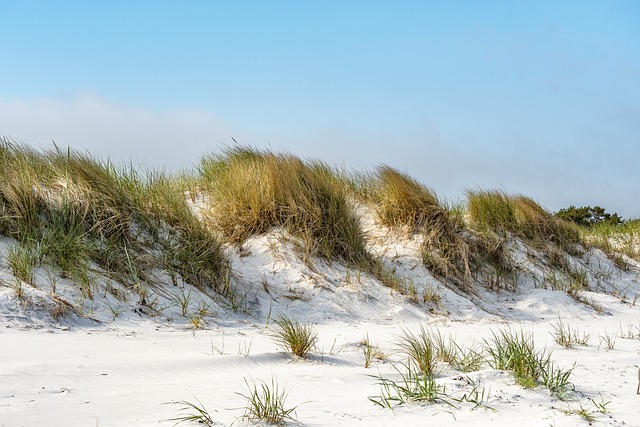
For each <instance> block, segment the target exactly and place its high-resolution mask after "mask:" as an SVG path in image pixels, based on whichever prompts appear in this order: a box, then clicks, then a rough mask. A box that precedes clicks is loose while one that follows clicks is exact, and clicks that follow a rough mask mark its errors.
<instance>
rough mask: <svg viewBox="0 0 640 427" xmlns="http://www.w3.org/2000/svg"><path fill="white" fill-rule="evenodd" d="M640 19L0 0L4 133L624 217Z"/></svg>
mask: <svg viewBox="0 0 640 427" xmlns="http://www.w3.org/2000/svg"><path fill="white" fill-rule="evenodd" d="M638 23H640V2H638V1H585V0H581V1H548V2H546V1H506V0H505V1H482V2H480V1H438V2H436V1H433V2H431V1H393V2H392V1H384V2H383V1H324V2H318V1H314V2H312V1H272V2H267V1H236V2H221V1H220V2H216V1H162V0H155V1H142V0H130V1H117V0H116V1H108V2H98V1H95V2H94V1H88V2H77V1H30V0H23V1H8V0H0V57H1V58H2V67H0V133H1V134H4V135H7V136H10V137H12V138H14V139H17V140H19V141H23V142H25V143H27V144H30V145H33V146H37V147H51V141H52V140H54V141H55V142H56V143H57V144H58V145H61V146H71V147H73V148H76V149H80V150H89V151H90V152H92V153H94V154H97V155H100V156H102V157H110V158H112V159H113V160H116V161H126V160H133V161H134V162H139V163H143V164H146V165H149V166H153V167H163V166H164V167H166V168H168V169H178V168H181V167H189V166H190V165H193V164H195V163H197V162H198V160H199V157H200V156H201V155H202V154H204V153H207V152H212V151H216V150H219V149H220V148H221V147H223V146H224V145H225V144H232V143H233V142H232V138H235V139H236V140H237V141H239V142H240V143H241V144H245V145H252V146H256V147H270V148H272V149H274V150H276V151H285V150H286V151H289V152H291V153H294V154H298V155H300V156H302V157H311V158H318V159H322V160H325V161H327V162H329V163H331V164H333V165H336V166H345V167H347V168H351V169H357V170H362V169H371V168H373V167H375V166H376V165H378V164H381V163H384V164H388V165H390V166H393V167H396V168H397V169H400V170H402V171H405V172H407V173H409V174H410V175H412V176H414V177H416V178H417V179H419V180H420V181H421V182H423V183H424V184H426V185H428V186H430V187H431V188H433V189H434V190H435V191H436V192H437V193H438V194H440V195H441V196H442V197H444V198H448V199H451V200H455V199H457V198H459V197H461V195H462V194H463V192H464V189H465V188H478V187H480V188H502V189H504V190H506V191H508V192H512V193H523V194H526V195H529V196H531V197H533V198H535V199H536V200H538V201H539V202H540V203H541V204H542V205H544V206H545V207H547V208H548V209H551V210H557V209H559V208H561V207H565V206H568V205H570V204H575V205H586V204H591V205H595V204H599V205H602V206H604V207H606V208H607V209H608V210H609V211H616V212H619V213H621V214H622V215H623V216H624V217H635V216H640V198H638V194H640V179H639V178H640V173H639V172H638V159H640V25H639V24H638Z"/></svg>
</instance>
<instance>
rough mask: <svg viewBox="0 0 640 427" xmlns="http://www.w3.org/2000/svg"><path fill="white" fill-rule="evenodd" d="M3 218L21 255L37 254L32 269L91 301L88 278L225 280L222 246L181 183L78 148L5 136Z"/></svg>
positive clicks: (1, 152)
mask: <svg viewBox="0 0 640 427" xmlns="http://www.w3.org/2000/svg"><path fill="white" fill-rule="evenodd" d="M0 214H1V216H0V232H1V233H2V235H4V236H8V237H11V238H14V239H15V240H16V241H17V242H18V244H19V245H20V246H23V247H24V248H25V249H24V250H20V249H15V250H14V253H15V255H20V254H23V253H22V252H24V254H26V253H29V252H34V253H35V254H34V255H33V256H32V258H33V259H36V260H37V263H36V264H37V265H35V266H34V268H37V267H38V266H40V265H41V264H42V263H47V264H50V265H53V266H56V267H57V268H58V269H59V274H60V275H61V276H62V277H63V278H65V277H69V278H71V279H73V280H74V281H76V282H77V283H78V284H79V285H81V287H83V289H84V291H86V296H88V297H91V283H90V282H91V280H92V274H93V273H97V274H102V275H106V276H108V277H112V278H116V279H117V280H118V281H119V282H121V283H123V284H126V285H129V286H130V287H134V286H136V285H139V284H140V282H141V281H149V280H151V279H150V272H151V271H152V270H154V269H159V270H163V269H167V270H171V271H175V272H177V274H179V275H180V276H181V277H182V279H183V280H185V281H187V282H189V283H191V284H193V285H196V286H199V287H200V288H202V289H208V288H215V287H216V286H218V284H219V283H222V282H223V278H224V276H225V275H226V274H227V261H226V257H225V256H224V254H223V252H222V249H221V244H220V242H219V241H218V239H217V238H216V237H215V236H214V235H213V234H212V233H211V232H209V231H208V230H207V228H206V227H205V226H204V225H203V224H202V223H201V222H200V221H198V219H197V218H196V217H195V215H194V214H193V213H192V212H191V210H190V209H189V206H188V205H187V203H186V200H185V196H184V188H182V187H181V186H180V180H179V179H177V178H169V177H166V176H164V175H162V174H150V173H148V174H145V173H141V172H139V171H137V170H135V169H134V168H133V167H129V168H116V167H115V166H114V165H112V164H110V163H108V162H100V161H99V160H97V159H94V158H92V157H90V156H89V155H86V154H82V153H78V152H75V151H71V150H67V151H63V150H60V149H58V148H57V147H56V148H55V149H54V150H49V151H43V152H38V151H35V150H32V149H30V148H27V147H25V146H22V145H19V144H16V143H14V142H12V141H10V140H7V139H2V140H1V141H0ZM20 251H22V252H20ZM24 254H23V255H24ZM14 258H15V259H16V260H17V258H16V257H15V256H14ZM18 258H19V257H18ZM22 258H23V259H24V258H25V257H24V256H23V257H22ZM14 264H15V263H14ZM23 264H24V263H23ZM14 266H15V265H14ZM26 276H28V275H26Z"/></svg>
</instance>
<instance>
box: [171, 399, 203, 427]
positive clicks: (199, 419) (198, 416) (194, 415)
mask: <svg viewBox="0 0 640 427" xmlns="http://www.w3.org/2000/svg"><path fill="white" fill-rule="evenodd" d="M196 401H197V402H198V404H195V403H192V402H187V401H185V400H181V401H178V402H168V404H172V405H180V406H181V408H180V409H179V411H180V412H182V414H181V415H180V416H178V417H176V418H171V419H170V420H169V421H176V423H175V424H174V425H178V424H181V423H198V424H202V425H204V426H206V427H212V426H213V424H214V421H213V418H212V417H211V414H210V413H209V411H207V409H206V408H205V407H204V405H203V404H202V402H200V401H199V400H198V399H197V398H196Z"/></svg>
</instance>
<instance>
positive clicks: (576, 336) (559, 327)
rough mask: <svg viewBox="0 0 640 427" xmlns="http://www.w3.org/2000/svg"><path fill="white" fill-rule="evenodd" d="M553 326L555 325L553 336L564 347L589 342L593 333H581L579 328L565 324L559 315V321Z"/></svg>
mask: <svg viewBox="0 0 640 427" xmlns="http://www.w3.org/2000/svg"><path fill="white" fill-rule="evenodd" d="M551 326H552V327H553V332H551V336H553V338H554V340H555V342H556V343H558V344H560V345H561V346H563V347H564V348H573V347H574V346H575V345H576V344H580V345H588V344H589V338H590V337H591V334H587V333H584V332H583V333H582V334H580V332H579V331H578V330H577V329H575V328H571V327H570V326H569V325H565V324H564V322H563V321H562V319H561V318H560V317H558V321H557V322H556V323H554V324H552V325H551Z"/></svg>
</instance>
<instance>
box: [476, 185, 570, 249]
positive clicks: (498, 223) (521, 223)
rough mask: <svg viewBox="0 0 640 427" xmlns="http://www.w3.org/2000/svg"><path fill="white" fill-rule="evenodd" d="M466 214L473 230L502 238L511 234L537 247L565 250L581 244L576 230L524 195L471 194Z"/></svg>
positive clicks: (500, 193)
mask: <svg viewBox="0 0 640 427" xmlns="http://www.w3.org/2000/svg"><path fill="white" fill-rule="evenodd" d="M467 211H468V214H469V221H470V223H471V225H472V227H473V228H474V229H476V230H478V231H481V232H493V233H497V234H499V235H505V234H507V233H512V234H514V235H516V236H517V237H520V238H523V239H527V240H528V241H530V242H535V243H539V242H542V243H555V244H557V245H560V246H562V247H567V246H569V245H570V244H575V243H578V242H579V241H580V235H579V233H578V229H577V227H576V226H575V225H574V224H572V223H569V222H567V221H563V220H561V219H559V218H557V217H555V216H553V215H552V214H551V213H550V212H548V211H546V210H545V209H544V208H542V207H541V206H540V205H539V204H538V203H536V202H535V201H534V200H533V199H531V198H529V197H526V196H523V195H509V194H507V193H505V192H504V191H501V190H468V191H467Z"/></svg>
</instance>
